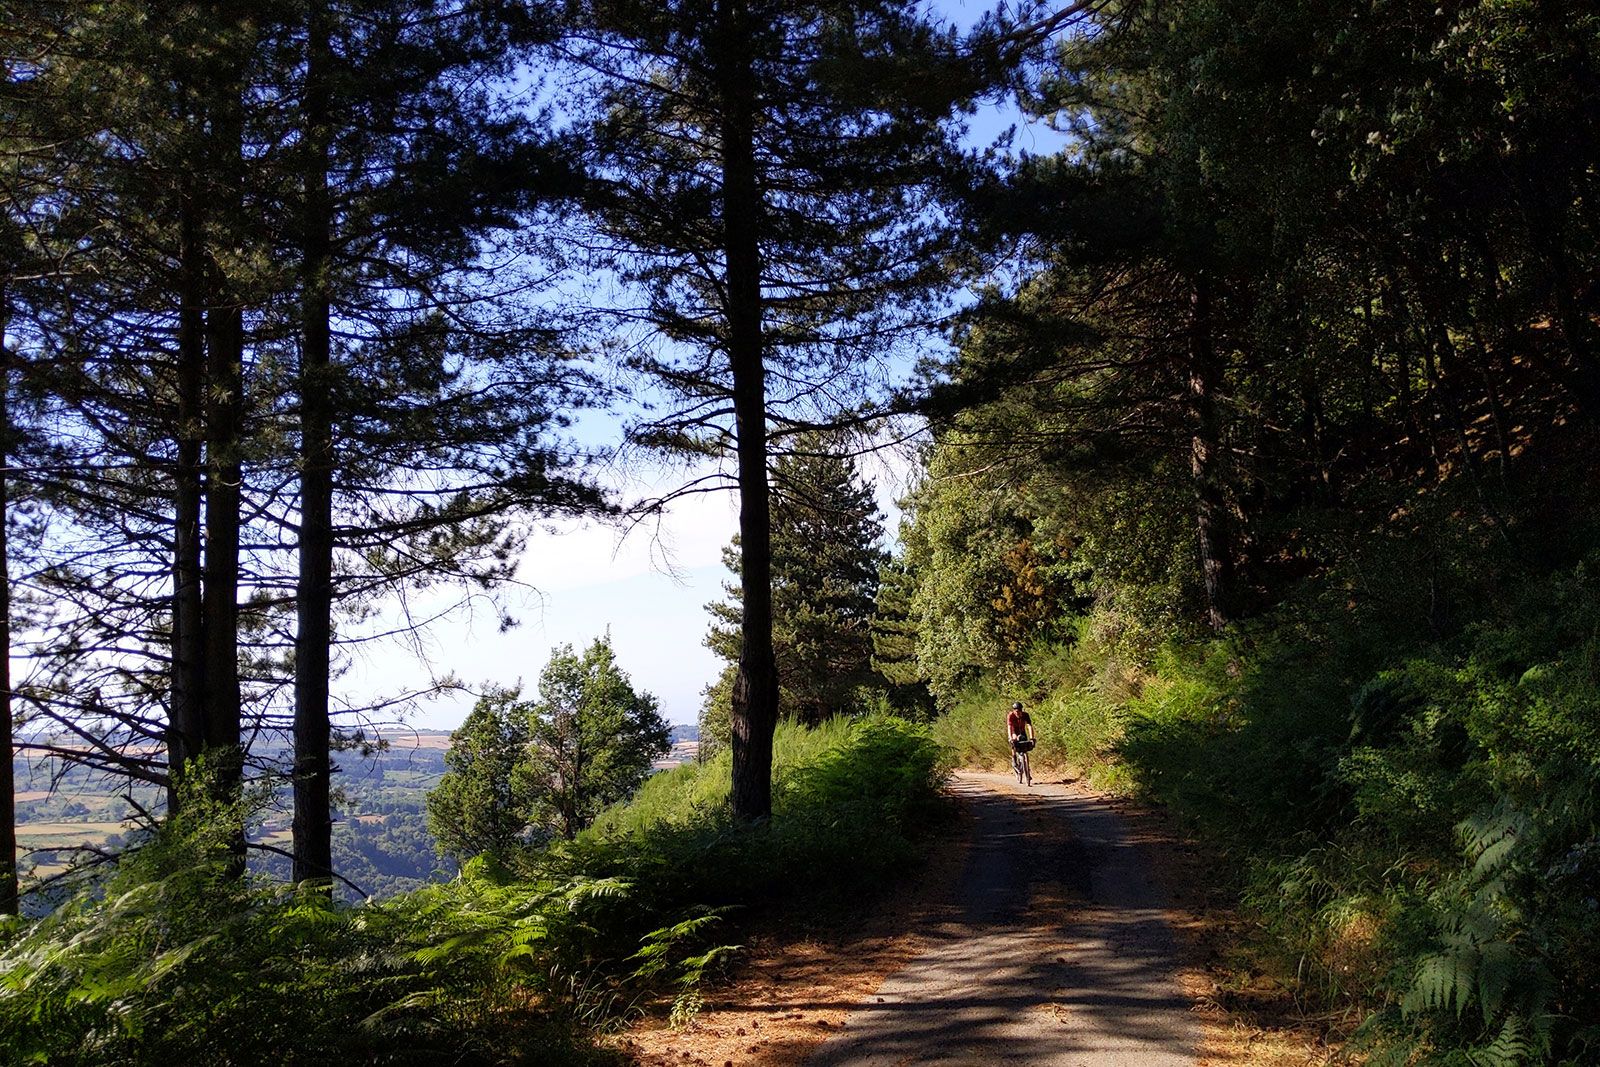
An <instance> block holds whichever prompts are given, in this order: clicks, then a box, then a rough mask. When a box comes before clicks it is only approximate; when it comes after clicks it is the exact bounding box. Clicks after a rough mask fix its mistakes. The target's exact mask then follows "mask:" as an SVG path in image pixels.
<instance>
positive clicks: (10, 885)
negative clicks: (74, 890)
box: [0, 279, 19, 915]
mask: <svg viewBox="0 0 1600 1067" xmlns="http://www.w3.org/2000/svg"><path fill="white" fill-rule="evenodd" d="M7 310H8V309H7V306H6V291H5V281H4V279H0V759H4V760H5V766H4V768H0V915H15V914H17V906H18V903H19V902H18V899H17V804H16V799H17V798H16V781H15V778H16V764H15V762H14V761H15V759H16V752H15V748H14V745H13V739H12V736H11V566H10V562H9V557H8V555H7V552H8V550H9V548H10V546H9V544H8V543H7V541H6V520H7V519H8V518H10V514H9V503H10V502H9V498H8V496H7V489H8V483H9V474H10V469H9V463H10V461H11V406H10V399H11V397H10V392H11V353H10V352H8V351H6V347H5V336H6V320H7V318H8V317H9V316H8V314H7Z"/></svg>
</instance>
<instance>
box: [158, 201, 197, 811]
mask: <svg viewBox="0 0 1600 1067" xmlns="http://www.w3.org/2000/svg"><path fill="white" fill-rule="evenodd" d="M186 186H187V187H186V188H185V189H184V191H183V193H182V202H181V204H180V205H179V209H178V210H179V214H180V217H179V252H178V255H179V259H180V260H181V263H180V271H181V280H180V282H179V284H180V287H181V289H182V292H181V294H180V302H181V306H180V308H179V311H178V367H177V392H178V397H177V399H178V405H177V406H178V422H177V458H176V464H175V467H174V470H173V531H172V707H171V710H170V712H169V714H168V717H167V764H168V774H167V810H168V811H176V810H177V809H178V806H179V804H180V802H181V800H180V797H181V791H180V780H181V779H182V777H183V772H184V769H185V767H186V766H187V765H188V763H189V761H190V760H192V759H194V758H195V757H196V756H198V755H199V754H200V752H201V750H203V749H204V748H205V745H206V729H205V716H206V709H205V641H204V637H205V620H204V612H203V610H202V600H201V589H202V583H201V562H200V560H201V556H200V503H201V447H202V441H203V439H204V435H205V426H204V422H205V411H204V407H205V404H204V395H205V375H206V342H205V304H206V294H205V268H204V264H203V263H202V262H201V255H202V251H201V242H200V220H199V218H198V217H197V213H198V211H199V207H198V204H197V202H196V196H195V192H194V189H193V187H192V185H189V184H188V183H186Z"/></svg>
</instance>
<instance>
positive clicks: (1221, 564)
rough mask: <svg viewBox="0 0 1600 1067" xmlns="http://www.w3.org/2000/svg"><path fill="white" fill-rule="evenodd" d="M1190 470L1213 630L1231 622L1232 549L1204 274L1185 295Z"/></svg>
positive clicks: (1219, 379) (1218, 372)
mask: <svg viewBox="0 0 1600 1067" xmlns="http://www.w3.org/2000/svg"><path fill="white" fill-rule="evenodd" d="M1190 312H1191V318H1190V329H1189V353H1188V355H1189V368H1188V369H1189V412H1190V418H1191V420H1192V430H1191V434H1190V438H1189V470H1190V473H1191V475H1192V476H1193V479H1194V493H1195V527H1196V532H1197V534H1198V536H1199V544H1200V573H1201V578H1202V579H1203V581H1204V583H1205V590H1206V617H1207V621H1209V622H1210V624H1211V628H1212V629H1213V630H1217V631H1220V630H1222V629H1223V628H1225V627H1226V626H1227V625H1228V623H1230V622H1232V621H1233V594H1234V588H1233V587H1234V574H1233V549H1232V544H1231V541H1230V538H1229V534H1228V503H1227V500H1226V498H1225V497H1224V495H1223V491H1222V472H1221V469H1220V468H1221V462H1220V458H1221V452H1222V448H1221V444H1222V435H1221V424H1220V421H1219V419H1218V417H1217V391H1218V389H1219V388H1220V387H1221V383H1222V369H1221V367H1220V366H1218V363H1217V355H1216V346H1215V343H1214V341H1213V339H1212V321H1211V292H1210V285H1209V283H1208V282H1206V281H1205V280H1204V279H1200V280H1197V281H1196V282H1195V283H1194V287H1193V290H1192V292H1191V294H1190Z"/></svg>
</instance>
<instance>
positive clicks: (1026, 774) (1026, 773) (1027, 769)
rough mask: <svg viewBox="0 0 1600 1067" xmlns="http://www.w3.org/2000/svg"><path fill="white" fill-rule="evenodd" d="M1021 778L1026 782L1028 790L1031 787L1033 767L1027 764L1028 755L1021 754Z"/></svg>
mask: <svg viewBox="0 0 1600 1067" xmlns="http://www.w3.org/2000/svg"><path fill="white" fill-rule="evenodd" d="M1022 777H1023V778H1026V779H1027V781H1028V786H1029V788H1032V786H1033V765H1032V764H1031V763H1029V762H1028V754H1027V753H1026V752H1024V753H1023V754H1022Z"/></svg>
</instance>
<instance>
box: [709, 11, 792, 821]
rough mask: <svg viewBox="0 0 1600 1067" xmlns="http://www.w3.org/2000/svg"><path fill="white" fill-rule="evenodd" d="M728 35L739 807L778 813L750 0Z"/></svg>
mask: <svg viewBox="0 0 1600 1067" xmlns="http://www.w3.org/2000/svg"><path fill="white" fill-rule="evenodd" d="M717 20H718V28H719V30H720V35H721V38H722V39H721V42H720V44H721V49H720V52H721V55H720V69H719V71H718V74H719V82H720V84H719V92H720V95H721V97H722V100H721V103H722V160H721V164H722V197H723V200H722V212H723V253H724V255H725V256H726V270H727V277H726V286H725V291H726V294H727V296H726V298H727V301H728V308H727V315H728V361H729V364H730V367H731V370H732V374H733V408H734V422H735V434H736V437H737V439H738V467H739V559H740V563H739V583H740V586H741V589H742V592H743V599H744V617H743V621H742V623H741V625H740V636H741V647H740V652H739V671H738V674H737V675H736V676H735V678H734V683H733V708H732V716H731V717H732V728H733V746H732V747H733V810H734V813H735V814H736V815H738V816H740V817H741V818H745V819H761V818H766V817H767V816H769V815H771V814H772V738H773V735H774V733H775V732H776V731H777V726H778V668H777V662H776V659H775V657H774V654H773V648H772V505H771V498H770V494H769V492H768V487H767V400H766V366H765V363H764V361H763V353H762V349H763V340H762V336H761V316H762V306H761V252H760V245H759V227H760V212H761V197H760V193H759V190H758V189H757V185H756V155H755V114H754V111H755V99H754V88H753V81H754V77H753V72H752V62H751V58H750V33H751V31H752V27H751V25H750V15H749V11H748V9H747V5H746V3H745V0H722V2H721V3H719V4H718V7H717Z"/></svg>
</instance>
